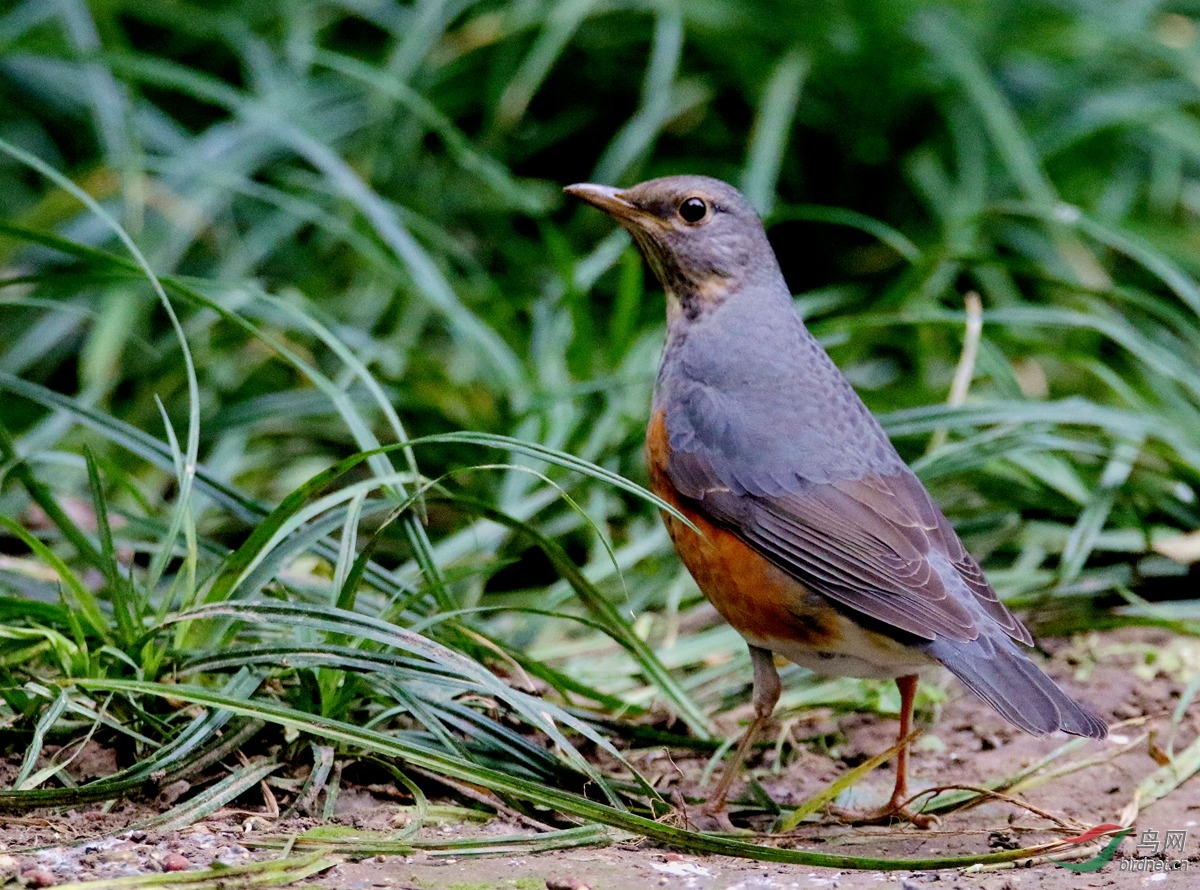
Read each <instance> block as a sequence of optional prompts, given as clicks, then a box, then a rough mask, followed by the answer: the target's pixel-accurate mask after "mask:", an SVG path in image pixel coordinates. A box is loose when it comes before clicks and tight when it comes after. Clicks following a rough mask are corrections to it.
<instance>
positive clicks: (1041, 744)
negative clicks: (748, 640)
mask: <svg viewBox="0 0 1200 890" xmlns="http://www.w3.org/2000/svg"><path fill="white" fill-rule="evenodd" d="M1051 648H1053V650H1054V657H1053V660H1052V661H1051V663H1050V671H1051V673H1052V674H1053V675H1054V676H1055V677H1056V678H1057V679H1058V680H1060V682H1061V683H1062V684H1063V685H1064V686H1066V687H1067V688H1069V689H1072V690H1074V691H1076V692H1077V693H1078V694H1079V695H1080V697H1081V698H1083V699H1085V700H1088V701H1090V702H1091V703H1093V704H1094V705H1095V706H1096V708H1097V709H1098V710H1099V712H1100V713H1101V714H1102V715H1103V716H1104V717H1105V718H1106V719H1108V720H1109V721H1110V723H1112V724H1114V732H1113V738H1112V739H1110V740H1109V741H1107V742H1093V743H1087V744H1086V746H1084V747H1081V748H1079V749H1078V750H1076V751H1073V752H1072V753H1071V754H1069V755H1066V756H1064V757H1063V758H1062V759H1061V760H1060V761H1059V762H1056V763H1055V764H1054V767H1052V768H1056V767H1059V766H1064V765H1066V764H1067V763H1077V762H1079V761H1082V760H1089V761H1092V762H1091V763H1090V765H1088V766H1087V767H1086V768H1084V769H1081V770H1078V771H1075V772H1072V773H1070V774H1067V775H1063V776H1059V777H1057V778H1053V779H1051V780H1050V781H1047V782H1045V783H1043V784H1040V785H1038V786H1036V787H1033V788H1029V789H1027V790H1024V791H1022V792H1021V794H1020V798H1021V800H1022V801H1024V802H1025V803H1026V804H1028V805H1030V806H1031V807H1033V808H1034V810H1033V811H1031V810H1029V809H1025V808H1022V807H1020V806H1017V805H1014V804H1012V803H1008V802H1002V801H993V802H990V803H987V804H984V805H981V806H977V807H974V808H972V809H969V810H965V811H960V812H953V813H950V814H948V815H946V816H945V817H944V819H943V822H942V824H941V826H940V827H938V828H936V829H934V830H930V831H921V830H917V829H914V828H912V827H910V826H891V827H872V828H849V827H846V826H842V825H839V824H837V823H834V822H832V821H830V820H828V819H825V820H822V821H821V822H819V823H806V824H804V825H802V826H801V827H800V828H799V829H798V830H796V831H795V832H792V833H790V834H788V835H787V836H786V837H774V838H766V837H761V838H759V839H760V840H762V841H763V842H767V843H772V844H776V845H778V846H785V847H790V848H795V849H803V850H810V851H814V852H836V853H842V854H849V855H860V856H876V857H888V858H912V857H926V856H934V855H943V854H956V853H960V854H977V853H986V852H989V851H995V850H999V849H1010V848H1016V847H1025V846H1029V845H1032V844H1035V843H1039V842H1042V841H1049V840H1053V839H1056V838H1061V837H1063V836H1065V835H1066V834H1067V833H1068V831H1070V830H1072V827H1074V828H1075V830H1082V828H1083V827H1086V826H1091V825H1095V824H1098V823H1101V822H1120V821H1122V817H1123V815H1126V816H1127V815H1128V814H1129V813H1131V812H1133V811H1134V810H1133V808H1135V807H1136V808H1137V813H1138V815H1137V820H1136V823H1135V828H1134V832H1133V833H1132V834H1130V835H1129V837H1127V838H1126V840H1125V841H1124V842H1123V843H1122V845H1121V848H1120V850H1119V851H1118V853H1117V855H1116V857H1115V858H1114V859H1113V861H1112V862H1110V863H1108V864H1107V865H1105V866H1104V867H1103V868H1102V869H1101V870H1099V871H1097V872H1094V873H1090V874H1077V873H1075V872H1072V871H1068V870H1066V869H1063V868H1060V867H1058V866H1055V865H1053V864H1040V865H1036V866H1033V867H993V868H990V869H983V870H966V871H964V870H946V871H940V872H925V873H922V872H871V871H865V872H862V871H860V872H836V871H833V870H828V869H819V868H813V867H803V866H793V865H777V864H770V863H755V862H746V861H744V860H734V859H727V858H723V857H711V856H710V857H699V856H690V855H679V854H676V853H672V852H671V851H668V850H664V849H662V848H660V847H656V846H654V845H652V844H648V843H645V842H638V841H637V840H636V839H631V840H630V841H629V842H628V843H615V844H612V845H609V846H605V847H586V848H577V849H569V850H559V851H555V852H552V853H543V854H537V855H520V854H518V855H504V856H488V857H471V856H461V855H458V856H456V855H453V854H449V855H446V853H447V851H438V853H440V854H441V855H437V854H435V853H433V852H428V851H427V852H419V853H416V854H414V855H412V856H389V857H380V858H370V859H366V860H363V861H357V862H354V861H349V860H344V861H342V862H340V863H339V864H338V865H336V866H335V867H334V868H332V869H329V870H326V871H325V872H323V873H322V874H320V875H319V876H315V877H313V878H310V879H308V882H307V885H309V886H317V887H326V888H347V890H367V888H374V887H379V888H394V890H409V888H413V890H417V888H419V890H539V888H543V887H547V886H549V887H551V888H553V890H584V888H590V890H626V888H631V890H632V888H665V890H791V888H809V887H812V888H816V887H826V888H860V887H872V888H874V887H881V886H896V887H898V888H915V887H920V886H925V885H927V884H929V885H935V884H936V885H937V886H939V887H944V888H946V890H950V888H987V890H1001V888H1021V890H1024V888H1031V887H1047V888H1081V887H1142V886H1156V887H1164V888H1170V887H1191V886H1200V779H1198V778H1197V777H1196V776H1195V775H1193V776H1192V777H1191V778H1190V779H1188V780H1187V781H1185V782H1184V783H1183V784H1182V785H1181V786H1179V787H1178V788H1176V789H1175V790H1173V791H1172V792H1171V793H1169V794H1167V795H1166V796H1164V797H1162V798H1161V799H1159V800H1156V801H1154V800H1149V799H1147V798H1145V797H1143V798H1142V799H1141V800H1140V801H1138V800H1137V798H1138V792H1137V789H1138V787H1139V785H1140V784H1143V783H1144V780H1146V779H1147V777H1149V776H1151V775H1152V774H1154V773H1155V772H1156V770H1159V768H1160V766H1161V765H1162V764H1163V763H1164V762H1166V758H1167V755H1168V753H1169V752H1174V753H1176V754H1178V753H1179V752H1181V751H1184V750H1185V749H1187V747H1188V746H1189V745H1192V744H1193V743H1194V742H1195V741H1196V739H1197V737H1198V736H1200V708H1198V707H1195V706H1192V707H1189V708H1187V709H1186V710H1185V712H1184V714H1183V717H1182V719H1181V720H1180V721H1178V723H1177V724H1176V725H1175V726H1174V729H1172V719H1171V715H1172V712H1173V711H1175V710H1176V708H1177V706H1178V704H1179V701H1180V696H1181V694H1182V692H1183V690H1184V688H1185V686H1186V684H1187V682H1188V678H1189V677H1192V676H1195V675H1196V674H1197V673H1198V672H1200V643H1198V642H1197V641H1195V640H1190V639H1181V638H1177V637H1171V636H1169V635H1167V634H1164V633H1160V632H1156V631H1147V630H1125V631H1121V632H1118V633H1114V634H1108V635H1105V636H1103V637H1093V638H1089V639H1088V640H1086V641H1079V640H1077V641H1074V642H1067V641H1057V642H1055V643H1054V644H1052V647H1051ZM736 716H737V715H736V714H735V715H733V717H735V718H736ZM799 720H800V722H799V723H797V725H796V726H795V727H794V728H793V735H794V736H795V737H797V738H804V737H807V736H809V735H812V734H813V733H812V732H808V731H806V730H805V727H804V726H803V725H802V723H803V721H805V720H818V721H820V720H823V721H833V722H834V724H835V728H836V730H837V732H838V733H840V735H841V737H843V738H844V743H843V744H839V745H838V746H837V750H836V754H837V759H834V758H832V757H831V756H830V755H829V754H828V753H825V752H821V751H817V750H810V749H808V748H806V747H805V746H803V745H800V746H798V747H795V748H791V747H787V748H785V749H784V751H785V756H784V758H783V761H782V763H781V764H776V762H775V752H774V749H767V751H766V752H765V753H764V754H763V755H762V756H761V758H760V759H759V760H758V761H757V762H755V763H754V764H753V769H754V773H755V775H756V777H757V778H758V780H759V782H760V783H761V785H762V787H763V788H764V789H765V790H766V791H767V792H768V793H769V794H770V796H771V797H772V798H773V799H774V800H775V801H776V802H778V803H779V804H780V805H782V806H784V807H785V808H786V807H787V806H789V805H792V804H795V803H797V802H799V801H802V800H804V799H805V798H807V797H809V796H810V795H812V794H815V793H816V792H818V791H820V790H821V788H822V787H824V786H825V785H827V784H828V783H829V782H830V781H831V780H832V779H834V778H836V777H837V776H838V775H839V774H841V773H842V772H843V771H844V770H845V769H846V767H847V765H848V764H850V765H853V764H854V763H856V762H861V761H862V760H863V759H865V758H866V757H867V756H869V755H871V754H874V753H876V752H878V751H880V750H882V749H884V748H886V747H888V746H889V745H890V744H891V742H892V740H893V739H892V735H893V734H894V732H895V722H894V720H886V719H881V718H878V717H875V716H873V715H858V714H851V715H842V716H834V715H830V714H827V713H826V714H814V715H802V716H801V717H800V718H799ZM726 728H727V729H729V730H730V731H731V732H732V731H734V727H733V725H732V724H731V725H730V726H729V727H726ZM810 729H811V727H810ZM1063 741H1064V739H1061V738H1044V739H1036V738H1033V737H1030V736H1027V735H1025V734H1023V733H1021V732H1019V731H1018V730H1015V729H1013V728H1012V727H1010V726H1009V725H1008V724H1006V723H1005V722H1004V721H1002V720H1001V719H1000V718H999V717H997V716H995V715H994V714H993V713H992V712H991V711H990V710H989V709H987V708H986V707H985V706H984V705H982V704H980V703H978V702H977V701H975V700H974V699H973V698H971V697H969V696H967V695H963V694H958V692H957V691H955V692H953V693H952V697H951V700H950V701H949V703H948V704H947V705H946V706H945V708H944V709H943V712H942V714H941V716H940V719H939V720H938V721H937V722H936V724H935V725H933V726H931V727H929V728H927V731H926V733H925V735H924V736H923V738H922V739H921V740H919V741H918V743H917V745H916V747H915V749H914V754H913V761H912V766H911V767H910V768H911V769H912V770H913V775H914V779H915V782H916V786H917V788H920V787H923V786H929V785H933V784H937V785H952V784H960V783H961V784H967V785H978V784H979V783H981V782H982V781H984V780H986V779H989V778H998V777H1002V776H1007V775H1010V774H1012V773H1014V772H1017V771H1018V770H1020V769H1022V768H1024V767H1026V766H1028V765H1030V764H1032V763H1035V762H1037V761H1038V760H1040V759H1042V758H1043V757H1045V756H1046V755H1047V754H1049V753H1050V752H1052V751H1054V750H1055V749H1057V748H1058V747H1059V746H1060V745H1061V744H1063ZM673 755H674V756H671V757H668V756H667V755H666V754H665V752H664V751H663V750H662V749H661V748H660V749H656V750H653V751H644V752H631V756H632V757H633V758H634V759H635V762H637V763H638V765H639V767H641V768H643V769H644V770H645V772H646V774H647V775H648V776H652V775H654V773H655V772H656V771H664V775H663V782H662V786H663V789H664V791H666V792H672V791H675V790H679V791H683V792H685V793H692V792H693V791H695V789H696V787H697V781H698V777H699V774H700V771H701V769H702V768H703V765H704V759H703V758H700V757H695V758H688V757H687V756H686V755H680V753H679V752H673ZM97 768H99V765H98V767H97ZM665 771H669V773H670V774H669V775H668V774H667V773H666V772H665ZM890 781H891V772H890V769H889V768H882V769H879V770H876V771H875V772H874V773H872V774H871V776H870V777H869V778H868V779H866V780H864V781H863V782H861V783H860V785H859V786H858V787H857V788H856V789H855V792H856V794H857V795H858V797H857V800H858V802H859V803H860V804H862V805H868V804H870V803H872V802H874V801H873V800H872V797H875V798H878V799H880V800H882V799H884V798H885V797H886V795H887V793H888V791H889V790H890ZM738 793H740V791H739V790H738V788H737V787H735V794H738ZM1150 796H1151V797H1152V796H1153V795H1150ZM1135 801H1136V802H1135ZM260 804H261V801H254V800H246V801H245V802H244V804H243V806H244V807H245V808H244V809H239V810H236V811H234V810H229V811H225V812H223V813H221V814H219V815H218V816H217V817H214V818H211V819H208V820H206V821H205V822H202V823H200V824H198V825H195V826H192V827H190V828H187V829H184V830H183V831H169V832H167V831H151V830H134V831H132V832H130V830H129V826H132V825H135V824H136V823H138V822H139V821H141V820H143V819H144V818H145V817H146V816H147V814H148V813H149V812H152V810H150V809H148V808H147V807H146V806H145V805H136V806H135V805H126V806H123V807H118V808H116V810H115V812H112V813H108V814H102V813H100V812H98V811H85V812H71V813H58V814H47V815H37V816H28V815H27V816H22V817H5V818H4V819H3V823H2V824H0V882H2V880H3V878H8V879H9V880H11V881H12V882H13V883H11V884H9V885H6V886H20V885H25V886H52V885H59V884H66V883H69V882H72V881H81V880H96V879H113V878H117V877H119V876H123V875H131V874H138V873H148V872H164V871H174V870H189V869H196V868H202V867H205V866H208V865H210V864H212V863H222V864H226V865H237V864H243V863H247V862H251V861H254V860H256V859H263V858H269V857H270V856H274V855H278V854H277V853H276V852H274V851H272V850H269V849H265V848H263V847H261V846H259V843H260V842H261V841H262V840H264V839H266V838H268V837H276V838H280V837H288V836H295V835H297V834H299V833H300V832H302V831H303V830H305V829H306V828H308V827H310V826H311V825H312V824H313V823H312V821H311V820H309V821H300V820H293V821H291V822H280V821H278V820H272V819H269V818H265V817H264V816H263V815H262V812H263V811H262V810H261V809H259V808H258V807H259V806H260ZM406 812H411V810H408V811H405V810H403V809H402V808H400V807H399V806H398V805H397V804H396V803H392V802H388V801H387V800H385V799H383V798H381V797H378V796H376V795H373V794H371V793H369V792H367V791H362V790H360V791H357V792H355V791H348V792H346V793H344V795H343V808H342V812H341V814H340V815H339V817H338V821H339V822H340V823H341V824H342V825H344V826H347V827H349V828H353V829H358V830H362V831H364V832H367V831H380V832H385V833H386V832H387V831H393V832H394V831H395V830H397V829H398V828H400V827H402V826H403V825H404V824H405V823H406V822H407V818H408V817H407V815H405V813H406ZM1055 819H1057V820H1060V821H1061V824H1056V823H1055V821H1053V820H1055ZM737 821H739V820H738V819H737V818H735V822H737ZM750 827H752V828H765V826H762V825H759V824H756V823H754V822H753V821H751V823H750ZM522 832H524V833H531V830H530V829H528V828H526V827H524V826H522V825H518V824H516V823H514V822H512V821H506V820H502V819H497V820H493V821H492V822H489V823H486V824H483V825H477V824H469V823H463V822H458V821H451V822H446V823H431V824H427V825H426V826H424V827H423V828H422V829H421V834H420V835H418V837H436V838H441V839H446V838H450V837H469V836H478V837H488V836H503V835H512V834H517V833H522ZM1148 832H1156V833H1157V834H1156V835H1151V834H1149V833H1148ZM1168 832H1172V833H1173V837H1174V838H1175V843H1176V844H1177V845H1179V844H1180V833H1183V840H1182V843H1181V846H1182V848H1181V849H1178V848H1177V849H1171V850H1165V849H1163V845H1164V843H1165V841H1164V839H1165V837H1166V835H1167V833H1168ZM1152 837H1157V839H1158V840H1157V846H1156V847H1155V848H1154V849H1153V850H1152V848H1151V844H1150V841H1151V839H1152ZM296 849H297V850H299V849H300V848H299V847H297V848H296ZM1096 849H1097V848H1092V849H1091V850H1089V851H1088V852H1089V855H1090V854H1091V853H1094V852H1095V851H1096ZM1159 861H1161V863H1162V865H1160V866H1155V862H1159ZM1132 867H1138V868H1147V867H1148V868H1150V869H1154V868H1156V867H1157V868H1160V869H1166V870H1158V871H1132V870H1130V869H1131V868H1132Z"/></svg>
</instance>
